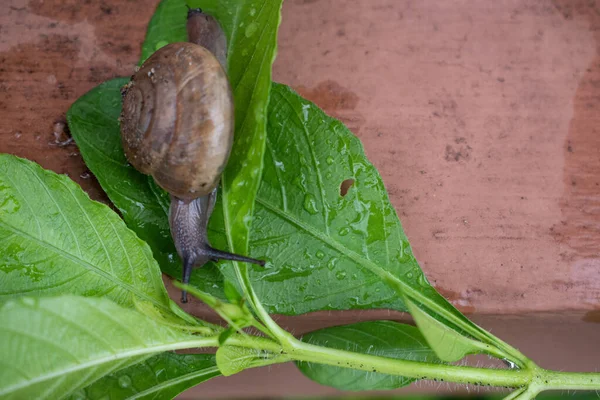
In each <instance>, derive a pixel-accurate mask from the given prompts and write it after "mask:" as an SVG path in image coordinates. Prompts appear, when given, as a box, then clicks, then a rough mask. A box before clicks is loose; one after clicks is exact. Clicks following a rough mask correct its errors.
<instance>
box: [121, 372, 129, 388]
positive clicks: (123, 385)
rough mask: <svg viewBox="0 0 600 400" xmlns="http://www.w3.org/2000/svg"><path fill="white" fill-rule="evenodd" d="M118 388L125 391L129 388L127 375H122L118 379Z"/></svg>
mask: <svg viewBox="0 0 600 400" xmlns="http://www.w3.org/2000/svg"><path fill="white" fill-rule="evenodd" d="M119 387H121V388H123V389H126V388H128V387H131V378H130V377H129V376H127V375H123V376H121V377H120V378H119Z"/></svg>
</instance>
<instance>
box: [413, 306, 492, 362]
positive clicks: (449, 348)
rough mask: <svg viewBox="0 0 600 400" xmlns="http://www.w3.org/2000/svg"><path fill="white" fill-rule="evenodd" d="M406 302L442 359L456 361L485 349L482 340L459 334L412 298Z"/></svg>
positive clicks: (424, 334) (428, 340) (430, 343)
mask: <svg viewBox="0 0 600 400" xmlns="http://www.w3.org/2000/svg"><path fill="white" fill-rule="evenodd" d="M406 304H407V305H408V310H409V311H410V314H411V315H412V317H413V318H414V320H415V322H416V323H417V326H418V327H419V329H420V330H421V332H422V333H423V336H425V338H426V339H427V343H429V346H431V348H433V349H434V350H435V353H436V354H437V356H438V357H439V358H440V359H441V360H443V361H446V362H454V361H458V360H460V359H461V358H463V357H464V356H466V355H467V354H475V353H479V352H482V351H485V348H482V347H483V346H482V343H481V342H477V341H475V340H473V339H470V338H468V337H466V336H464V335H461V334H459V333H458V332H457V331H456V330H454V329H452V328H450V326H449V325H448V324H447V323H444V322H442V321H441V320H440V318H439V317H438V319H436V318H434V317H432V316H431V315H430V314H428V313H426V312H425V311H423V310H421V308H419V306H417V305H416V304H414V303H413V302H412V301H410V300H407V301H406Z"/></svg>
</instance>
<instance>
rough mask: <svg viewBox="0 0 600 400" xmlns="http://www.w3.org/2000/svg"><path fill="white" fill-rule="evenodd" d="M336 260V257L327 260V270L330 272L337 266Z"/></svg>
mask: <svg viewBox="0 0 600 400" xmlns="http://www.w3.org/2000/svg"><path fill="white" fill-rule="evenodd" d="M337 262H338V259H337V257H332V258H331V260H329V261H328V262H327V269H328V270H330V271H332V270H333V269H334V268H335V265H336V264H337Z"/></svg>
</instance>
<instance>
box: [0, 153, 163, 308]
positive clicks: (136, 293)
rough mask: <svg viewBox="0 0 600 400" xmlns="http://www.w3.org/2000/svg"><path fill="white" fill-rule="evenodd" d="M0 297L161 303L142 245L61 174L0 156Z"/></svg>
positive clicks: (156, 275) (156, 276) (155, 271)
mask: <svg viewBox="0 0 600 400" xmlns="http://www.w3.org/2000/svg"><path fill="white" fill-rule="evenodd" d="M0 238H1V240H0V299H6V298H10V297H15V296H20V295H24V294H27V295H52V294H64V293H72V294H80V295H83V296H105V297H108V298H109V299H111V300H113V301H115V302H117V303H119V304H121V305H123V306H128V307H131V306H133V305H134V303H135V302H146V303H150V304H153V305H154V306H155V307H158V308H159V309H161V310H162V311H166V310H168V309H169V297H168V295H167V292H166V290H165V288H164V285H163V282H162V279H161V275H160V270H159V268H158V265H157V264H156V261H155V260H154V259H153V258H152V253H151V251H150V249H149V248H148V246H147V245H146V244H145V243H144V242H143V241H141V240H140V239H139V238H138V237H137V236H136V235H135V234H134V233H133V232H131V231H130V230H129V229H127V227H126V226H125V224H124V223H123V221H122V220H121V219H120V218H119V216H118V215H117V214H116V213H115V212H113V211H112V210H111V209H109V208H108V207H107V206H105V205H104V204H101V203H97V202H95V201H91V200H90V198H89V197H88V196H87V194H86V193H85V192H83V190H81V188H80V187H79V186H78V185H77V184H76V183H75V182H73V181H72V180H70V179H69V178H68V177H67V176H65V175H58V174H56V173H54V172H51V171H46V170H44V169H42V168H41V167H40V166H39V165H38V164H35V163H33V162H31V161H28V160H23V159H20V158H17V157H15V156H11V155H7V154H1V155H0Z"/></svg>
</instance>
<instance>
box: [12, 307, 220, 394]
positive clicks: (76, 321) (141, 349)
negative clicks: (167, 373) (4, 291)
mask: <svg viewBox="0 0 600 400" xmlns="http://www.w3.org/2000/svg"><path fill="white" fill-rule="evenodd" d="M204 342H206V345H212V346H214V340H208V339H202V338H201V337H199V336H195V335H191V334H189V333H187V332H185V331H182V330H179V329H174V328H170V327H167V326H165V325H162V324H160V323H158V322H156V321H154V320H152V319H150V318H148V317H146V316H144V315H143V314H141V313H139V312H137V311H134V310H131V309H126V308H123V307H120V306H118V305H117V304H115V303H113V302H111V301H109V300H106V299H97V298H86V297H77V296H61V297H48V298H44V297H42V298H31V297H22V298H20V299H16V300H9V301H6V302H4V303H2V304H1V305H0V354H2V361H1V362H2V364H3V367H2V368H0V398H2V399H39V398H51V399H59V398H62V397H65V396H67V395H68V394H70V393H72V392H73V391H74V390H77V389H79V388H82V387H85V386H87V385H89V384H91V383H92V382H94V381H95V380H97V379H99V378H101V377H102V376H104V375H106V374H110V373H112V372H114V371H117V370H119V369H121V368H125V367H128V366H130V365H132V364H136V363H139V362H141V361H143V360H144V359H146V358H148V357H150V356H151V355H153V354H156V353H160V352H164V351H166V350H174V349H179V348H186V347H201V346H202V345H203V343H204ZM25 349H26V350H25Z"/></svg>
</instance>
